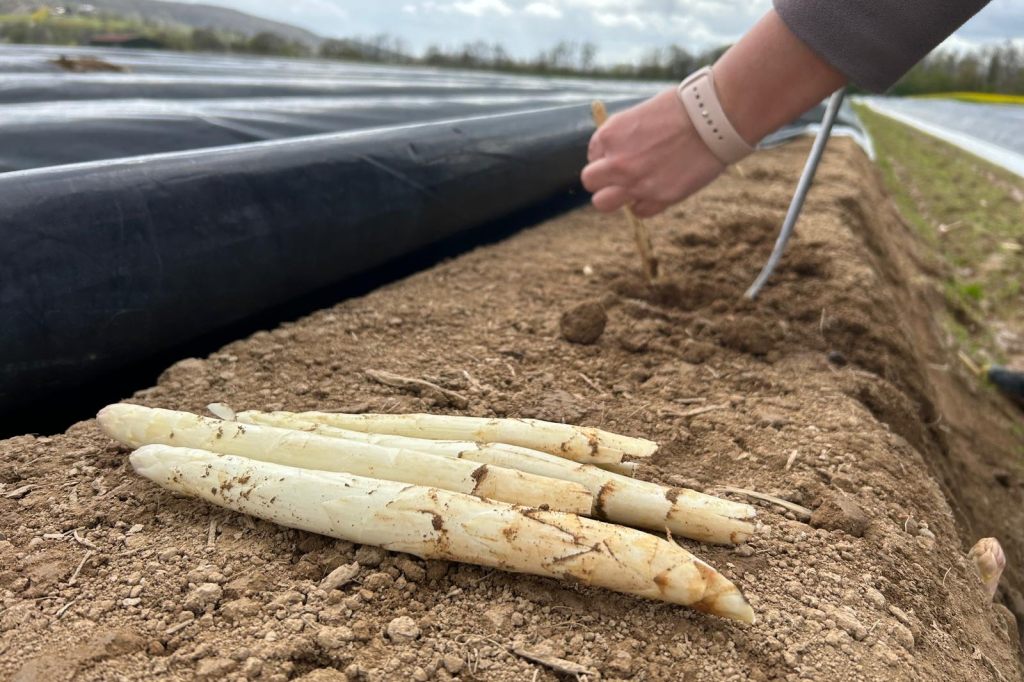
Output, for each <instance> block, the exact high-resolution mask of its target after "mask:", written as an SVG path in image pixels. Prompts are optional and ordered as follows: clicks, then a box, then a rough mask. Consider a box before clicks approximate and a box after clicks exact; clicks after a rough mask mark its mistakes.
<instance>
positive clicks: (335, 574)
mask: <svg viewBox="0 0 1024 682" xmlns="http://www.w3.org/2000/svg"><path fill="white" fill-rule="evenodd" d="M357 575H359V562H358V561H353V562H352V563H350V564H342V565H341V566H338V567H337V568H336V569H334V570H333V571H331V572H330V573H328V574H327V577H326V578H324V579H323V581H322V582H321V583H320V587H321V588H323V589H325V590H336V589H338V588H339V587H343V586H345V585H347V584H349V583H350V582H352V580H353V579H354V578H355V577H356V576H357Z"/></svg>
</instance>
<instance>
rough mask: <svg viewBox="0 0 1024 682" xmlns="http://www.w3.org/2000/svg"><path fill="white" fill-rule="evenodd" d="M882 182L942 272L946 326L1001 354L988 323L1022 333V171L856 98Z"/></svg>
mask: <svg viewBox="0 0 1024 682" xmlns="http://www.w3.org/2000/svg"><path fill="white" fill-rule="evenodd" d="M857 113H858V115H859V116H860V117H861V120H862V121H863V122H864V125H865V126H866V127H867V129H868V132H869V133H870V134H871V136H872V138H873V140H874V142H875V148H876V152H877V155H878V165H879V167H880V169H881V171H882V174H883V176H884V178H885V183H886V187H887V189H888V190H889V193H890V194H891V195H892V197H893V199H894V201H895V202H896V204H897V206H898V207H899V209H900V212H901V213H902V214H903V216H904V217H905V218H906V219H907V221H909V223H910V224H911V225H912V226H913V227H914V228H915V229H916V230H917V232H918V234H920V236H921V237H922V238H923V239H924V240H925V241H926V242H927V243H928V244H929V245H930V246H931V247H933V253H934V254H937V257H938V258H940V259H941V261H942V263H940V264H939V269H940V270H941V271H943V272H945V273H946V278H945V279H946V281H945V293H946V298H947V301H948V303H949V310H950V313H951V314H950V319H949V324H950V329H951V331H952V332H953V334H954V335H955V336H956V337H957V338H958V340H959V341H960V342H961V344H963V346H964V347H965V348H966V349H967V350H968V351H969V352H970V353H971V354H972V355H973V356H974V357H975V358H979V359H982V360H989V361H998V362H1003V361H1005V360H1006V358H1005V357H1003V355H1002V353H1001V351H1000V348H999V345H998V344H997V343H995V339H994V334H993V330H994V329H997V328H999V327H1001V326H1006V327H1007V328H1009V329H1012V330H1016V331H1017V332H1018V333H1024V290H1022V277H1021V273H1022V272H1024V179H1022V178H1020V177H1018V176H1016V175H1014V174H1013V173H1010V172H1008V171H1005V170H1003V169H1002V168H999V167H997V166H994V165H992V164H990V163H988V162H986V161H983V160H981V159H979V158H977V157H975V156H972V155H970V154H968V153H966V152H964V151H963V150H961V149H959V148H957V147H954V146H953V145H950V144H948V143H946V142H943V141H941V140H938V139H936V138H934V137H932V136H930V135H926V134H924V133H921V132H919V131H916V130H914V129H912V128H910V127H908V126H905V125H903V124H902V123H898V122H896V121H894V120H892V119H890V118H887V117H885V116H882V115H880V114H877V113H874V112H872V111H871V110H869V109H867V108H866V107H863V106H858V107H857Z"/></svg>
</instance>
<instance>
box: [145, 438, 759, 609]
mask: <svg viewBox="0 0 1024 682" xmlns="http://www.w3.org/2000/svg"><path fill="white" fill-rule="evenodd" d="M131 463H132V466H133V467H134V468H135V471H136V472H137V473H139V474H141V475H142V476H145V477H146V478H148V479H150V480H152V481H154V482H156V483H157V484H159V485H161V486H163V487H165V488H168V489H170V490H173V491H176V492H180V493H185V494H188V495H192V496H195V497H199V498H202V499H204V500H206V501H208V502H212V503H213V504H216V505H219V506H222V507H227V508H228V509H233V510H235V511H239V512H242V513H244V514H251V515H253V516H257V517H259V518H262V519H266V520H268V521H273V522H275V523H279V524H282V525H285V526H290V527H292V528H300V529H302V530H307V531H311V532H314V533H321V534H324V535H330V536H332V537H336V538H341V539H343V540H348V541H349V542H357V543H361V544H368V545H375V546H378V547H382V548H384V549H387V550H392V551H396V552H407V553H409V554H415V555H416V556H419V557H423V558H425V559H446V560H450V561H461V562H465V563H471V564H477V565H480V566H489V567H493V568H500V569H502V570H506V571H513V572H518V573H532V574H534V575H540V576H546V577H551V578H561V579H572V580H575V581H578V582H582V583H585V584H587V585H594V586H598V587H604V588H607V589H610V590H615V591H617V592H624V593H627V594H632V595H636V596H639V597H645V598H648V599H657V600H662V601H667V602H672V603H675V604H683V605H689V606H693V607H694V608H697V609H700V610H702V611H706V612H708V613H712V614H715V615H718V616H722V617H724V618H733V619H736V620H740V621H743V622H746V623H751V622H753V621H754V613H753V610H752V609H751V608H750V604H749V603H748V602H747V600H746V599H745V598H744V596H743V594H742V593H741V592H740V591H739V589H737V588H736V586H735V585H733V584H732V583H731V582H730V581H729V580H728V579H726V578H725V577H724V576H722V575H721V574H720V573H719V572H718V571H716V570H715V569H714V568H712V567H711V566H709V565H708V564H706V563H704V562H703V561H701V560H700V559H697V558H696V557H694V556H693V555H692V554H690V553H689V552H687V551H686V550H684V549H683V548H681V547H679V546H678V545H676V544H675V543H673V542H668V541H667V540H663V539H661V538H659V537H656V536H654V535H650V534H648V533H644V532H641V531H637V530H633V529H630V528H623V527H621V526H614V525H611V524H607V523H602V522H600V521H594V520H592V519H585V518H581V517H579V516H576V515H574V514H565V513H561V512H550V511H541V510H538V509H530V508H525V507H518V506H515V505H510V504H505V503H502V502H493V501H488V500H481V499H479V498H477V497H473V496H470V495H462V494H459V493H452V492H448V491H445V490H438V489H435V488H428V487H424V486H418V485H406V484H403V483H395V482H391V481H380V480H373V479H368V478H362V477H359V476H351V475H348V474H339V473H331V472H324V471H310V470H307V469H299V468H295V467H287V466H281V465H277V464H270V463H266V462H260V461H258V460H252V459H247V458H244V457H232V456H225V455H217V454H214V453H210V452H205V451H202V450H194V449H187V448H176V447H169V446H166V445H147V446H145V447H142V448H140V449H138V450H136V451H135V452H134V453H133V454H132V456H131Z"/></svg>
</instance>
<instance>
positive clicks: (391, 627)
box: [388, 616, 420, 643]
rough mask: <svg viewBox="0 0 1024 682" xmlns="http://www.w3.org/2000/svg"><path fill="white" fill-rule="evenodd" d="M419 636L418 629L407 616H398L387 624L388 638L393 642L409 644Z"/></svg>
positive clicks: (414, 622)
mask: <svg viewBox="0 0 1024 682" xmlns="http://www.w3.org/2000/svg"><path fill="white" fill-rule="evenodd" d="M419 636H420V628H419V626H418V625H416V621H414V620H413V619H412V618H410V617H409V616H399V617H398V618H395V619H394V620H392V621H391V622H390V623H388V637H390V638H391V641H393V642H399V643H401V642H411V641H412V640H414V639H416V638H417V637H419Z"/></svg>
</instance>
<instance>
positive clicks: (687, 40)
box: [0, 0, 1024, 64]
mask: <svg viewBox="0 0 1024 682" xmlns="http://www.w3.org/2000/svg"><path fill="white" fill-rule="evenodd" d="M0 1H2V0H0ZM184 1H186V2H206V3H210V2H212V3H215V4H218V5H223V6H227V7H233V8H235V9H239V10H242V11H244V12H249V13H251V14H256V15H259V16H265V17H268V18H271V19H279V20H282V21H287V22H289V23H294V24H297V25H301V26H302V27H303V28H308V29H310V30H312V31H314V32H316V33H319V34H320V35H323V36H326V37H360V36H373V35H379V34H381V33H387V34H390V35H392V36H394V37H397V38H400V39H402V40H404V41H405V42H406V43H407V44H408V45H409V46H410V47H411V48H412V49H413V50H415V51H417V52H423V51H424V50H425V49H426V48H427V47H428V46H430V45H439V46H445V47H457V46H459V45H462V44H464V43H469V42H474V41H478V40H484V41H487V42H488V43H493V42H499V43H501V44H503V45H504V46H505V48H506V49H507V50H508V52H509V53H510V54H512V55H514V56H516V57H533V56H535V55H537V53H538V52H540V51H541V50H546V49H550V48H551V47H552V46H553V45H555V44H557V43H559V42H561V41H573V42H577V43H584V42H589V43H593V44H594V45H597V46H598V48H599V49H600V52H599V54H598V62H599V63H602V64H610V63H616V62H620V61H622V60H627V59H633V58H637V57H639V56H641V55H643V54H645V53H648V52H649V51H650V50H652V49H657V48H664V47H667V46H669V45H678V46H680V47H683V48H686V49H687V50H689V51H690V52H700V51H702V50H706V49H709V48H714V47H719V46H721V45H724V44H727V43H730V42H734V41H735V40H737V39H738V38H739V37H740V36H742V35H743V34H744V33H745V32H746V31H747V30H748V29H749V28H750V27H751V26H752V25H753V24H754V22H756V21H757V20H758V18H760V17H761V15H762V14H764V13H765V12H766V11H768V10H769V9H770V8H771V0H373V2H365V3H364V2H359V3H356V2H353V0H288V2H280V0H184ZM355 7H358V11H356V10H355V9H354V8H355ZM1021 36H1024V0H992V2H991V3H989V5H988V6H987V7H985V8H984V9H983V10H982V11H981V12H980V13H979V14H978V16H977V17H976V18H974V19H972V20H971V21H969V22H968V23H967V24H966V25H965V26H964V27H963V28H962V29H961V30H959V31H958V32H957V33H956V38H955V39H953V40H951V41H950V43H949V44H950V45H952V46H957V47H965V46H976V45H981V44H986V43H992V42H996V41H1004V40H1008V39H1012V38H1020V37H1021Z"/></svg>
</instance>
